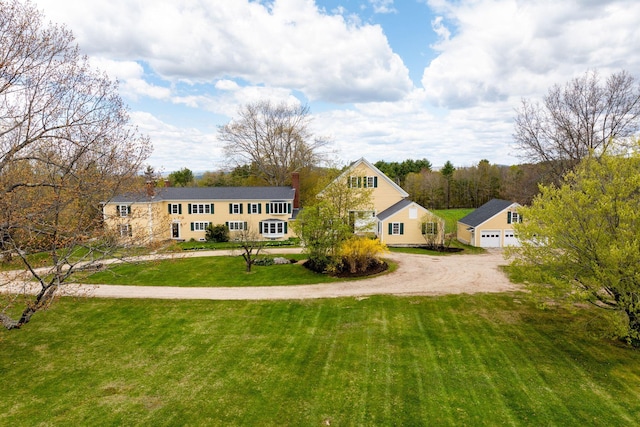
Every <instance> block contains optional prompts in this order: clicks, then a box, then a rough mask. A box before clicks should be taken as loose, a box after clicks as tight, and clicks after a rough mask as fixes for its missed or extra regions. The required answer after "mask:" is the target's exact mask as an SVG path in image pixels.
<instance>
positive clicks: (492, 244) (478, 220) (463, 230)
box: [457, 199, 522, 248]
mask: <svg viewBox="0 0 640 427" xmlns="http://www.w3.org/2000/svg"><path fill="white" fill-rule="evenodd" d="M519 207H520V205H519V204H518V203H514V202H510V201H507V200H500V199H492V200H490V201H488V202H487V203H485V204H484V205H482V206H480V207H479V208H478V209H476V210H474V211H473V212H471V213H470V214H469V215H467V216H465V217H464V218H462V219H460V220H459V221H458V227H457V228H458V230H457V237H458V240H459V241H460V242H462V243H465V244H467V245H471V246H478V247H481V248H501V247H505V246H519V245H520V242H519V241H518V238H517V236H516V235H515V232H514V230H513V224H514V223H517V222H522V217H521V216H520V215H519V214H518V208H519Z"/></svg>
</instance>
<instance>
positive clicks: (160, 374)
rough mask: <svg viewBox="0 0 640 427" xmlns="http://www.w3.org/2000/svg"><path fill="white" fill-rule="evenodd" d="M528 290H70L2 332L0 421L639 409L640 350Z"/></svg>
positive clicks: (420, 420)
mask: <svg viewBox="0 0 640 427" xmlns="http://www.w3.org/2000/svg"><path fill="white" fill-rule="evenodd" d="M597 322H598V319H597V317H595V315H594V313H593V312H591V311H587V310H586V309H583V310H582V311H580V312H579V313H578V314H577V315H575V316H571V315H569V314H567V313H566V312H564V311H561V310H560V309H556V310H548V311H541V310H538V309H536V308H535V306H534V305H533V304H531V303H529V302H528V301H527V300H526V299H524V297H523V296H522V295H518V294H515V295H509V294H502V295H476V296H469V295H464V296H447V297H438V298H429V297H409V298H396V297H375V298H368V299H352V298H345V299H336V300H314V301H306V302H300V301H291V302H256V301H253V302H251V301H248V302H241V301H239V302H216V301H162V300H159V301H156V300H153V301H147V300H100V299H68V298H64V299H61V300H60V301H58V302H57V303H56V304H55V305H54V306H53V307H52V309H50V310H49V311H47V312H43V313H38V314H37V315H36V316H34V318H33V320H32V322H31V323H29V324H28V325H27V326H26V327H25V328H24V329H23V330H19V331H2V332H0V390H2V391H3V397H2V399H0V425H8V426H9V425H10V426H32V425H91V426H101V425H104V426H114V425H150V426H151V425H152V426H170V425H225V426H235V425H242V426H244V425H259V426H320V425H327V424H329V423H330V424H331V425H338V426H344V425H358V426H359V425H371V426H386V425H429V426H432V425H438V426H439V425H473V426H476V425H480V426H481V425H486V426H495V425H516V426H517V425H522V426H528V425H562V426H585V425H602V426H629V425H637V422H638V420H640V352H638V351H634V350H631V349H629V348H626V347H624V346H622V345H619V344H617V343H615V342H610V341H607V340H605V339H601V338H598V337H594V336H590V335H589V334H587V333H586V332H585V331H586V329H587V328H586V326H587V325H588V324H589V325H593V324H594V323H597Z"/></svg>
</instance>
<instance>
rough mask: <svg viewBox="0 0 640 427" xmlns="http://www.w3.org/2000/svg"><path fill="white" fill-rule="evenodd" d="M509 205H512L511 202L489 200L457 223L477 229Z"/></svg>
mask: <svg viewBox="0 0 640 427" xmlns="http://www.w3.org/2000/svg"><path fill="white" fill-rule="evenodd" d="M511 205H513V202H510V201H508V200H500V199H491V200H489V201H488V202H487V203H485V204H484V205H482V206H480V207H479V208H478V209H476V210H475V211H473V212H471V213H470V214H469V215H467V216H465V217H464V218H462V219H460V220H459V221H458V222H461V223H463V224H466V225H470V226H472V227H477V226H478V225H480V224H482V223H483V222H485V221H486V220H488V219H489V218H491V217H493V216H494V215H497V214H499V213H500V212H502V211H503V210H505V209H506V208H508V207H509V206H511Z"/></svg>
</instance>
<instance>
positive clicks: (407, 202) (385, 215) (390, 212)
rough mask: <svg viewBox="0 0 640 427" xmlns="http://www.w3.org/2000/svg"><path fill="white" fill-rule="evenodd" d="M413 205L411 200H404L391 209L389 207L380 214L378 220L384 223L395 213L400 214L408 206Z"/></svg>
mask: <svg viewBox="0 0 640 427" xmlns="http://www.w3.org/2000/svg"><path fill="white" fill-rule="evenodd" d="M412 203H413V202H412V201H411V200H409V199H402V200H400V201H399V202H398V203H396V204H395V205H393V206H391V207H388V208H387V209H385V210H383V211H382V212H380V213H379V214H378V219H379V220H380V221H384V220H385V219H387V218H389V217H390V216H392V215H393V214H395V213H398V212H400V211H401V210H402V209H404V208H406V207H407V206H409V205H410V204H412Z"/></svg>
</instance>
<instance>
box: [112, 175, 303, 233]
mask: <svg viewBox="0 0 640 427" xmlns="http://www.w3.org/2000/svg"><path fill="white" fill-rule="evenodd" d="M298 210H299V208H298V206H297V197H296V188H292V187H168V188H159V189H152V190H150V191H148V192H147V193H145V194H142V193H141V194H135V195H124V196H119V197H115V198H114V199H112V200H110V201H109V202H107V203H105V204H104V206H103V217H104V221H105V224H107V225H108V226H111V227H113V228H114V229H115V230H116V231H117V233H118V234H119V235H120V237H121V238H124V239H131V240H133V241H137V242H140V243H142V242H148V241H154V240H166V239H175V240H191V239H194V240H204V238H205V233H206V228H207V226H208V225H209V224H214V225H218V224H225V225H227V226H228V227H229V230H230V232H231V237H232V238H233V233H234V232H238V231H241V230H252V231H253V232H255V233H258V234H259V235H260V236H261V237H262V238H264V239H286V238H288V237H291V236H292V233H291V230H290V227H289V221H291V220H293V219H294V218H295V216H296V214H297V212H298Z"/></svg>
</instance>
